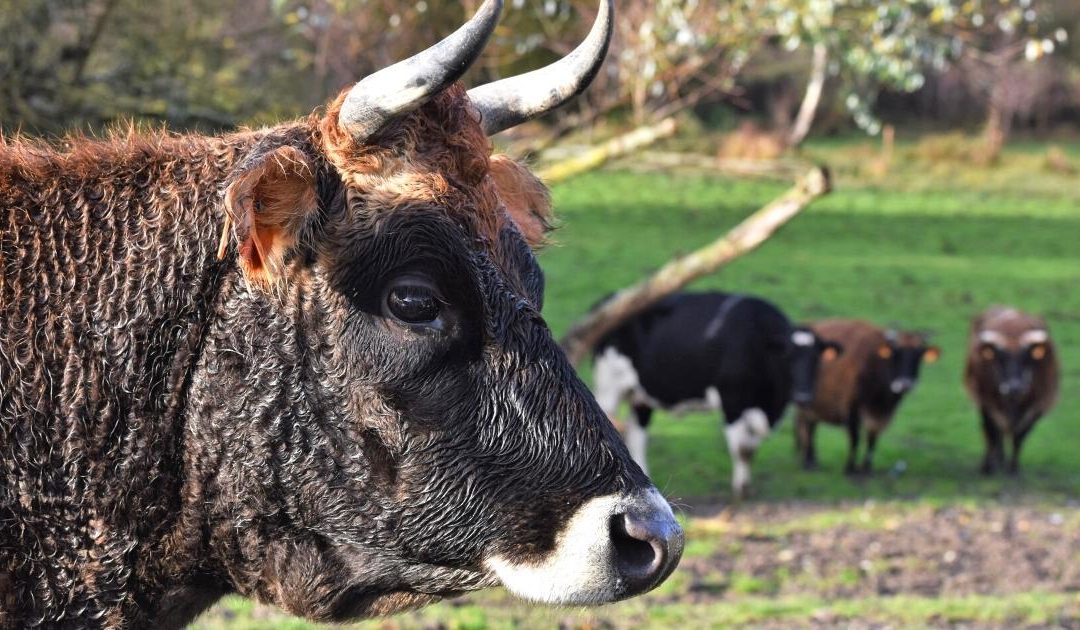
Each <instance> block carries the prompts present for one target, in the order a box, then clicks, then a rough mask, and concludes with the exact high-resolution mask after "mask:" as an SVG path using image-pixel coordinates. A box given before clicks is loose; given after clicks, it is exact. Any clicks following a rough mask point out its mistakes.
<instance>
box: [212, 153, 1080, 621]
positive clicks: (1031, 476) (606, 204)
mask: <svg viewBox="0 0 1080 630" xmlns="http://www.w3.org/2000/svg"><path fill="white" fill-rule="evenodd" d="M860 150H861V149H860V147H859V146H855V147H852V146H849V145H836V144H830V143H819V144H817V145H814V146H813V147H812V148H811V149H810V151H809V152H810V157H815V158H824V159H826V160H827V161H829V162H830V163H831V164H832V165H834V166H835V167H836V170H837V173H838V187H837V190H836V192H834V193H833V194H832V195H830V196H829V197H827V198H825V199H824V200H822V201H819V202H818V203H816V204H814V205H813V206H812V207H811V208H809V209H808V210H807V211H806V212H805V213H804V214H803V215H802V216H800V217H797V218H796V219H795V220H794V221H793V222H792V223H791V224H789V225H788V226H786V227H785V228H784V229H783V230H782V231H781V232H780V233H779V234H778V235H777V236H776V237H775V238H774V239H773V240H771V241H770V242H768V243H766V244H765V245H764V246H763V247H762V248H761V249H760V250H758V251H757V252H755V253H753V254H751V255H750V256H748V257H746V258H743V259H741V260H739V261H737V262H736V263H735V264H733V265H731V266H729V267H727V268H725V269H724V270H722V271H721V272H720V273H719V274H717V275H715V276H713V277H710V278H708V279H706V280H704V281H702V282H700V283H698V284H696V285H694V286H693V287H692V288H694V289H706V288H716V289H723V290H726V291H741V292H751V293H755V294H758V295H762V296H764V297H766V298H768V299H770V300H772V301H774V302H775V303H777V304H778V305H779V306H780V307H781V308H782V309H784V310H785V311H786V312H787V313H788V314H789V316H791V317H792V319H794V320H797V321H810V320H814V319H818V318H823V317H829V316H858V317H865V318H867V319H870V320H872V321H875V322H878V323H882V324H897V325H902V326H905V327H911V328H917V329H927V330H931V331H933V333H934V336H933V340H934V342H935V343H937V344H938V345H939V346H940V347H941V349H942V358H941V360H940V361H939V362H938V363H936V364H931V365H925V366H924V367H923V370H922V379H921V382H920V384H919V386H918V388H917V389H916V390H915V391H914V393H913V394H911V395H910V396H909V397H908V398H907V399H906V400H905V402H904V403H903V404H902V406H901V408H900V410H899V413H898V415H897V417H896V420H895V422H894V424H893V426H891V427H890V429H889V430H888V431H887V432H886V433H885V434H884V436H883V438H882V440H881V442H880V444H879V448H878V453H877V456H876V461H875V463H876V466H877V469H878V470H877V474H875V475H874V476H873V477H872V478H869V479H862V480H852V479H847V478H845V477H844V476H843V475H841V473H840V470H841V467H842V465H843V460H844V456H845V454H846V449H847V443H846V435H845V434H844V432H843V431H841V430H839V429H837V428H834V427H829V426H824V427H822V428H821V429H820V430H819V431H818V448H819V459H820V461H821V464H822V467H821V470H819V471H816V472H812V473H808V472H804V471H802V470H801V468H800V466H799V463H798V460H797V459H796V456H795V452H794V444H793V435H792V422H791V418H790V413H789V417H788V418H787V419H786V420H785V421H784V423H783V424H782V425H781V428H780V430H779V431H778V432H777V433H775V434H773V435H772V436H771V437H770V438H769V439H768V440H767V441H766V442H765V444H764V445H763V447H762V449H761V450H760V451H759V452H758V455H757V458H756V459H755V461H754V464H753V472H754V487H755V492H756V496H755V497H754V498H753V499H751V500H750V501H749V502H748V503H746V504H744V505H742V506H739V507H738V508H732V507H731V506H730V505H728V502H729V497H730V489H729V480H730V461H729V459H728V456H727V453H726V449H725V448H724V446H723V437H722V434H721V432H720V430H719V429H720V425H719V422H718V420H717V418H716V417H715V416H714V415H712V414H697V415H690V416H686V417H683V418H674V417H671V416H668V415H665V414H663V413H660V414H657V416H654V420H653V424H652V426H651V430H650V436H651V442H650V448H649V461H650V467H651V472H652V475H653V478H654V480H655V481H656V483H657V485H658V486H659V487H660V489H661V490H662V491H663V492H664V493H665V494H666V495H667V496H668V497H669V498H671V499H672V500H673V502H674V503H675V504H676V505H677V506H681V507H682V508H683V509H684V510H685V511H686V513H687V517H686V518H687V522H688V527H687V534H688V543H687V553H686V557H685V558H684V561H683V564H682V566H681V567H680V569H679V570H677V571H676V573H675V575H674V576H673V577H672V579H671V580H669V582H668V583H666V584H665V585H663V586H662V587H661V588H660V589H658V590H657V591H656V592H655V593H652V594H650V595H648V596H646V597H644V598H640V599H638V600H633V601H630V602H626V603H623V604H618V605H614V606H608V607H605V608H602V609H597V610H592V611H577V610H550V609H536V608H529V607H527V606H524V605H522V604H520V603H516V602H514V601H512V600H511V599H510V598H509V596H507V595H506V594H505V593H502V592H491V593H483V594H479V595H473V596H468V597H466V598H463V599H462V600H459V601H454V602H447V603H444V604H440V605H438V606H435V607H431V608H429V609H425V610H423V611H420V612H417V613H413V614H409V615H404V616H400V617H396V618H393V619H390V620H381V621H377V622H370V623H371V626H370V627H379V628H394V627H455V628H484V627H506V626H512V625H546V626H555V625H559V624H563V625H569V626H591V627H597V626H599V627H607V626H614V627H629V626H634V627H639V626H650V627H670V626H672V625H673V624H680V625H684V627H690V626H694V627H708V626H715V625H727V624H738V623H755V624H766V625H770V624H772V625H776V626H781V625H787V624H789V623H792V622H795V623H802V624H811V623H830V622H837V621H844V620H849V621H850V620H854V621H860V622H865V623H893V624H904V625H907V624H916V625H925V624H932V625H936V624H941V623H953V622H960V623H964V622H976V623H989V624H1001V625H1011V624H1048V623H1049V624H1053V623H1055V622H1056V621H1060V620H1063V619H1073V620H1075V619H1077V618H1080V597H1078V596H1077V595H1076V594H1075V593H1076V591H1077V590H1080V574H1078V573H1077V571H1076V569H1075V568H1073V565H1075V564H1076V560H1077V556H1076V553H1077V552H1076V549H1077V543H1078V542H1080V509H1078V508H1077V507H1076V501H1077V500H1078V499H1080V458H1078V457H1077V452H1078V451H1077V446H1078V445H1080V395H1078V394H1077V391H1078V385H1080V290H1078V288H1080V248H1078V247H1077V246H1076V239H1077V235H1078V234H1080V188H1077V187H1076V185H1075V175H1070V174H1062V175H1054V174H1050V173H1047V172H1045V171H1044V170H1043V168H1042V158H1041V152H1042V150H1043V149H1042V148H1038V147H1022V148H1021V149H1019V150H1017V151H1014V152H1012V153H1010V154H1008V155H1007V156H1006V157H1005V163H1003V164H1002V165H1000V166H998V167H996V168H994V169H987V170H980V169H970V168H967V167H966V166H965V165H962V164H956V165H953V166H947V165H946V166H942V167H939V168H935V169H931V168H930V167H928V166H926V165H925V164H923V165H922V166H920V164H919V163H918V162H916V161H910V162H909V161H907V160H904V159H903V157H902V156H903V155H904V153H903V151H901V154H900V156H899V158H898V164H897V167H896V169H895V171H894V172H893V173H892V174H890V175H887V176H885V177H882V178H876V179H870V178H867V177H863V176H862V174H861V171H860V164H861V162H862V161H863V158H860V157H859V156H860V155H863V156H864V157H865V155H867V153H866V151H864V152H863V153H860ZM1071 155H1073V156H1076V155H1077V151H1076V150H1075V149H1073V150H1071ZM1074 159H1075V157H1074ZM923 167H925V168H923ZM785 187H786V185H785V184H783V183H772V182H760V181H752V182H748V181H733V180H728V179H724V178H721V177H717V176H715V175H705V174H700V173H673V174H653V173H638V172H632V171H630V170H625V169H620V168H614V169H611V170H608V171H605V172H599V173H594V174H590V175H587V176H584V177H581V178H578V179H575V180H572V181H569V182H567V183H565V184H562V185H560V186H558V187H556V188H555V189H554V191H553V192H554V197H555V207H556V210H557V212H558V216H559V219H560V223H561V229H559V230H558V231H557V232H556V233H555V235H554V241H555V243H554V245H553V246H552V247H550V248H549V249H548V250H547V251H546V252H544V253H543V254H542V256H541V262H542V264H543V267H544V270H545V272H546V274H547V281H548V293H547V304H546V306H545V316H546V317H547V319H548V321H549V323H550V324H551V325H552V327H553V329H554V330H555V332H556V334H559V333H561V331H564V330H565V329H566V328H567V327H568V325H569V324H570V323H571V322H572V321H573V320H574V319H575V318H576V317H578V316H580V314H582V313H583V312H584V311H585V310H587V309H588V308H589V306H590V305H591V304H593V303H594V302H595V301H596V300H597V299H598V298H599V297H601V296H602V295H604V294H606V293H608V292H610V291H612V290H615V289H618V288H620V287H623V286H625V285H627V284H629V283H631V282H633V281H635V280H637V279H639V278H640V277H641V276H642V275H643V274H645V273H647V272H649V271H650V270H652V269H654V268H656V267H657V266H659V265H660V264H662V263H663V262H665V261H666V260H668V259H669V258H670V257H671V256H672V255H673V254H676V253H679V252H687V251H690V250H692V249H694V248H696V247H698V246H700V245H703V244H705V243H706V242H708V241H710V240H712V239H714V238H716V237H717V236H718V235H720V234H721V233H723V232H724V231H725V230H726V229H727V228H728V227H730V226H732V225H733V224H735V223H736V222H737V221H738V220H739V219H741V218H742V217H744V216H746V215H747V214H749V213H750V212H752V211H753V210H755V209H757V208H758V207H759V206H761V205H762V204H763V203H765V202H767V201H768V200H770V199H772V198H773V197H775V196H776V195H777V194H779V193H780V192H782V190H783V189H784V188H785ZM994 303H1008V304H1013V305H1016V306H1019V307H1021V308H1024V309H1028V310H1031V311H1034V312H1037V313H1042V314H1045V315H1046V317H1047V319H1048V321H1049V324H1050V326H1051V330H1052V333H1053V335H1054V337H1055V340H1056V342H1057V343H1058V346H1059V350H1060V353H1061V354H1060V356H1061V361H1062V367H1063V382H1062V399H1061V401H1060V404H1059V406H1058V407H1057V408H1056V410H1055V411H1054V412H1053V413H1052V414H1051V415H1050V416H1049V417H1048V418H1046V419H1045V420H1044V421H1043V422H1041V423H1040V424H1039V425H1038V426H1037V428H1036V429H1035V430H1034V432H1033V434H1032V436H1031V437H1030V439H1029V440H1028V442H1027V443H1026V445H1025V451H1024V454H1023V457H1022V472H1021V475H1020V476H1019V478H1009V477H997V478H990V479H987V478H983V477H981V476H980V475H979V474H978V472H977V467H978V464H979V461H980V457H981V456H982V452H983V441H982V435H981V432H980V430H979V425H978V420H977V416H976V413H975V410H974V409H973V407H972V406H971V404H970V402H969V400H968V399H967V397H966V395H965V393H964V391H963V389H962V386H961V381H960V379H961V371H962V362H963V358H964V354H965V344H966V335H967V329H968V323H969V320H970V317H971V315H972V314H973V313H975V312H976V311H978V310H980V309H982V308H983V307H985V306H986V305H989V304H994ZM583 375H584V376H585V377H586V379H588V378H589V374H588V368H587V367H585V368H583ZM226 625H228V627H271V626H273V627H282V628H284V627H290V628H292V627H297V628H299V627H308V626H306V625H304V624H302V623H301V622H299V621H293V620H291V619H289V618H287V617H285V616H284V615H281V614H280V613H277V612H276V611H272V610H269V609H266V608H262V607H259V606H255V605H252V604H251V603H249V602H246V601H243V600H240V599H236V598H233V599H230V600H228V601H227V602H226V603H225V604H224V605H222V606H219V607H217V608H215V609H214V610H212V611H211V612H209V613H208V614H207V615H205V616H204V617H203V618H202V619H201V620H200V621H198V622H196V624H195V625H194V627H198V628H217V627H224V626H226Z"/></svg>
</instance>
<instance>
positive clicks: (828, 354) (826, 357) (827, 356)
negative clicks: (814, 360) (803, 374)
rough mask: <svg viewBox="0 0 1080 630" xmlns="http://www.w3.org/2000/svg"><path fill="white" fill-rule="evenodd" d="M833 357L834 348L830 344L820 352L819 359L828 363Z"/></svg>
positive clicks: (834, 355) (834, 356)
mask: <svg viewBox="0 0 1080 630" xmlns="http://www.w3.org/2000/svg"><path fill="white" fill-rule="evenodd" d="M835 358H836V348H833V347H832V346H830V347H828V348H825V350H824V351H823V352H822V353H821V360H822V361H825V362H826V363H828V362H829V361H832V360H833V359H835Z"/></svg>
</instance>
